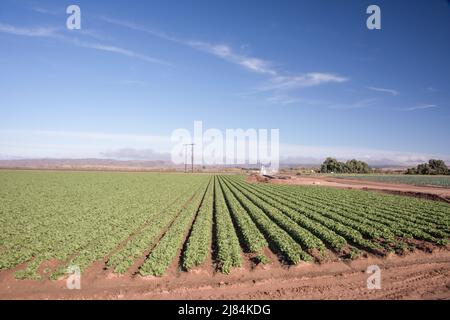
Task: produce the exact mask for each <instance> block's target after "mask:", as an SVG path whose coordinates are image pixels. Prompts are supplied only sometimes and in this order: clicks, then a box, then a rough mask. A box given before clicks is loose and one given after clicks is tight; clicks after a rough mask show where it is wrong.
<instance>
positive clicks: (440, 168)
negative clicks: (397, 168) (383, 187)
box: [405, 159, 450, 175]
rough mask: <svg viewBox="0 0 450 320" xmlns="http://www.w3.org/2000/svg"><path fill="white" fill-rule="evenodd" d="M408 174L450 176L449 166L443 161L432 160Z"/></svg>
mask: <svg viewBox="0 0 450 320" xmlns="http://www.w3.org/2000/svg"><path fill="white" fill-rule="evenodd" d="M405 173H406V174H432V175H436V174H444V175H446V174H450V171H449V170H448V167H447V165H446V164H445V162H444V161H443V160H439V159H430V160H428V163H421V164H419V165H418V166H417V167H415V168H409V169H407V170H406V172H405Z"/></svg>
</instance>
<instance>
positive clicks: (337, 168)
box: [320, 157, 342, 173]
mask: <svg viewBox="0 0 450 320" xmlns="http://www.w3.org/2000/svg"><path fill="white" fill-rule="evenodd" d="M341 164H342V162H339V161H337V160H336V159H335V158H331V157H328V158H326V159H325V161H324V162H323V163H322V165H321V166H320V172H322V173H330V172H335V173H341V170H342V165H341Z"/></svg>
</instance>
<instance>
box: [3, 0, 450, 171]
mask: <svg viewBox="0 0 450 320" xmlns="http://www.w3.org/2000/svg"><path fill="white" fill-rule="evenodd" d="M70 4H77V5H79V6H80V8H81V20H82V22H81V23H82V25H81V30H71V31H69V30H67V29H66V19H67V17H68V15H67V14H66V12H65V11H66V7H67V6H68V5H70ZM370 4H377V5H379V6H380V8H381V19H382V29H381V30H368V29H367V28H366V19H367V17H368V14H366V8H367V6H368V5H370ZM449 57H450V4H449V2H448V1H445V0H442V1H441V0H434V1H359V0H354V1H337V0H336V1H256V0H248V1H167V0H164V1H132V2H130V1H74V0H73V1H61V0H58V1H31V0H30V1H28V0H27V1H25V0H19V1H11V0H2V1H1V2H0V66H1V71H0V112H1V117H0V157H3V158H8V157H74V158H78V157H104V156H105V154H107V155H109V156H111V155H113V156H114V151H115V150H119V151H120V150H122V149H133V150H135V151H136V152H138V151H139V150H142V151H143V152H144V151H145V152H147V153H146V154H147V155H148V149H153V150H154V151H155V152H168V151H169V150H170V142H169V141H168V137H170V134H171V132H172V131H173V130H174V129H177V128H187V129H192V126H193V122H194V121H195V120H202V121H203V124H204V127H206V128H218V129H221V130H225V129H226V128H244V129H246V128H268V129H270V128H279V129H280V140H281V143H282V147H281V153H282V154H281V155H282V157H290V158H292V159H299V160H303V161H306V162H308V161H313V160H314V159H321V158H322V157H324V156H326V155H335V156H337V157H340V158H350V157H360V158H364V159H368V160H369V161H371V162H373V163H375V162H377V161H378V162H380V161H381V162H383V161H385V162H389V161H392V162H393V163H403V164H410V163H414V162H420V161H422V160H424V159H426V158H427V157H431V156H439V157H441V158H445V159H446V160H450V144H449V143H448V141H450V130H449V125H448V124H449V123H450V105H449V101H450V99H449V98H450V95H449V92H450V90H449V86H450V81H449V80H450V79H449V78H450V59H449ZM117 154H118V157H119V156H120V154H119V153H117Z"/></svg>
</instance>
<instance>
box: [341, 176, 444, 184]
mask: <svg viewBox="0 0 450 320" xmlns="http://www.w3.org/2000/svg"><path fill="white" fill-rule="evenodd" d="M336 178H343V179H354V180H369V181H377V182H388V183H406V184H411V185H418V186H427V185H429V186H438V187H450V176H432V175H405V174H403V175H400V174H385V175H383V174H374V175H370V174H358V175H351V174H345V175H341V176H339V175H336Z"/></svg>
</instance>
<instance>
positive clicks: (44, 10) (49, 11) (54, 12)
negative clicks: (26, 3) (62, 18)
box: [31, 7, 65, 15]
mask: <svg viewBox="0 0 450 320" xmlns="http://www.w3.org/2000/svg"><path fill="white" fill-rule="evenodd" d="M31 10H33V11H34V12H38V13H43V14H50V15H57V14H64V13H65V12H64V11H62V10H61V12H59V11H58V10H52V9H48V8H44V7H32V8H31Z"/></svg>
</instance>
